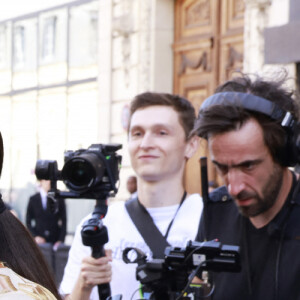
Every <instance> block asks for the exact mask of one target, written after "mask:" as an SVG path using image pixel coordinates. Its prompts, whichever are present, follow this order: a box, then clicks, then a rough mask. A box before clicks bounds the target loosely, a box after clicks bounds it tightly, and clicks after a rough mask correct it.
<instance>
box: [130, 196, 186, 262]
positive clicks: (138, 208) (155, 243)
mask: <svg viewBox="0 0 300 300" xmlns="http://www.w3.org/2000/svg"><path fill="white" fill-rule="evenodd" d="M185 197H186V192H184V194H183V197H182V199H181V202H180V204H179V206H178V208H177V211H176V213H175V215H174V217H173V218H172V220H171V222H170V224H169V226H168V229H167V232H166V234H165V235H164V236H163V235H162V233H161V232H160V231H159V229H158V228H157V227H156V225H155V224H154V222H153V219H152V218H151V216H150V214H149V213H148V211H147V209H146V208H145V207H144V205H142V204H141V203H140V201H139V199H138V198H133V199H130V200H128V201H127V202H126V203H125V207H126V210H127V212H128V214H129V216H130V218H131V220H132V222H133V223H134V225H135V227H136V228H137V230H138V231H139V233H140V234H141V236H142V237H143V239H144V241H145V242H146V244H147V245H148V247H149V248H150V250H151V251H152V255H153V258H164V257H165V254H164V253H165V249H166V247H168V246H170V244H169V243H168V242H167V237H168V234H169V232H170V229H171V227H172V225H173V222H174V219H175V217H176V215H177V213H178V211H179V209H180V207H181V205H182V203H183V201H184V199H185Z"/></svg>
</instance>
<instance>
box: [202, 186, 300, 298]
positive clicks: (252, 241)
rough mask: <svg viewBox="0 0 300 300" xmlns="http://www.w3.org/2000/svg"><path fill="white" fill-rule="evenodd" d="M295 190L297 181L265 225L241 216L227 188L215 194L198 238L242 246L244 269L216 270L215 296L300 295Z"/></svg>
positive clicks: (299, 211)
mask: <svg viewBox="0 0 300 300" xmlns="http://www.w3.org/2000/svg"><path fill="white" fill-rule="evenodd" d="M294 188H295V183H294V185H293V188H292V190H291V192H290V194H289V196H288V199H287V201H286V204H285V205H284V207H283V208H282V209H281V211H280V212H279V213H278V215H277V216H275V218H274V219H273V220H272V221H271V222H270V223H269V224H267V225H266V226H264V227H263V228H260V229H257V228H255V227H254V226H253V225H252V224H251V222H250V221H249V219H248V218H245V217H242V216H241V215H240V213H239V211H238V209H237V207H236V205H235V203H234V201H233V200H232V199H231V198H230V196H229V195H228V193H227V190H226V188H225V187H221V188H219V189H217V190H216V191H214V192H212V193H211V194H210V199H209V201H208V203H207V205H206V206H205V208H204V212H203V214H205V215H206V217H205V218H204V215H202V219H201V223H200V230H199V234H198V237H197V240H198V241H204V240H205V238H206V239H207V240H212V239H218V240H219V241H220V242H221V243H222V244H228V245H238V246H240V250H241V252H240V254H241V268H242V269H241V272H239V273H228V272H218V273H217V272H216V273H211V279H212V281H213V283H214V284H215V291H214V293H213V296H212V298H211V299H213V300H283V299H288V300H299V299H300V285H299V279H300V193H299V192H298V193H296V197H295V198H294V199H292V197H291V196H292V194H293V191H294ZM291 201H292V202H293V203H291ZM205 219H206V222H204V220H205ZM205 225H206V226H205Z"/></svg>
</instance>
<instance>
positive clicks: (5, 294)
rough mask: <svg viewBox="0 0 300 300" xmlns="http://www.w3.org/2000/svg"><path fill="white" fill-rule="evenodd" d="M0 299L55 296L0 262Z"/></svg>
mask: <svg viewBox="0 0 300 300" xmlns="http://www.w3.org/2000/svg"><path fill="white" fill-rule="evenodd" d="M0 299H14V300H18V299H22V300H23V299H24V300H27V299H28V300H29V299H31V300H32V299H41V300H55V299H56V298H55V297H54V296H53V294H52V293H51V292H50V291H48V290H47V289H46V288H44V287H42V286H41V285H39V284H37V283H35V282H32V281H30V280H28V279H26V278H24V277H22V276H20V275H18V274H17V273H15V272H14V271H13V270H12V269H10V268H8V267H6V266H5V265H4V264H3V263H2V262H0Z"/></svg>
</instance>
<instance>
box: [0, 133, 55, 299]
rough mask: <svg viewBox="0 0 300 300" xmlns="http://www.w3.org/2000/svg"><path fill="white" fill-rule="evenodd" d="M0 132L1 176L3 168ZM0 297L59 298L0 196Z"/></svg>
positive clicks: (35, 249) (26, 235) (27, 237)
mask: <svg viewBox="0 0 300 300" xmlns="http://www.w3.org/2000/svg"><path fill="white" fill-rule="evenodd" d="M3 153H4V151H3V140H2V136H1V133H0V175H1V171H2V165H3ZM0 294H1V295H2V296H5V297H6V298H5V299H10V298H11V299H45V300H46V299H49V300H50V299H51V300H52V299H60V296H59V294H58V291H57V288H56V286H55V283H54V280H53V278H52V275H51V273H50V271H49V270H48V266H47V264H46V262H45V260H44V258H43V255H42V253H41V252H40V250H39V248H38V246H37V245H36V243H35V241H34V240H33V238H32V237H31V235H30V233H29V232H28V230H27V229H26V228H25V226H24V225H23V224H22V223H21V222H20V221H19V220H18V219H17V218H16V217H15V216H14V215H13V214H12V213H11V212H10V211H9V210H8V209H6V206H5V204H4V202H3V200H2V198H1V195H0Z"/></svg>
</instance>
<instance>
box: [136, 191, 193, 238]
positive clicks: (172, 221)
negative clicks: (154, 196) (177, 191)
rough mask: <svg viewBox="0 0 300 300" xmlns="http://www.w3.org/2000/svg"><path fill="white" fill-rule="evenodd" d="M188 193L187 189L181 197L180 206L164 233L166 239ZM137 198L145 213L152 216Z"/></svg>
mask: <svg viewBox="0 0 300 300" xmlns="http://www.w3.org/2000/svg"><path fill="white" fill-rule="evenodd" d="M186 194H187V193H186V191H184V193H183V196H182V198H181V200H180V203H179V206H178V208H177V210H176V212H175V214H174V216H173V218H172V220H171V222H170V224H169V225H168V228H167V231H166V234H165V235H164V238H165V239H167V237H168V235H169V232H170V230H171V227H172V225H173V223H174V220H175V218H176V216H177V213H178V211H179V209H180V207H181V205H182V203H183V201H184V200H185V198H186ZM137 200H138V201H137V203H138V205H139V206H140V208H141V209H142V210H143V211H144V213H146V214H148V215H149V217H150V218H151V216H150V214H149V213H148V211H147V209H146V208H145V206H144V205H143V204H142V203H141V202H140V200H139V199H137ZM151 219H152V218H151Z"/></svg>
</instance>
